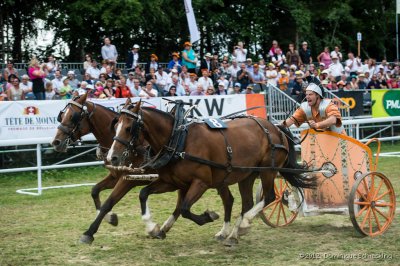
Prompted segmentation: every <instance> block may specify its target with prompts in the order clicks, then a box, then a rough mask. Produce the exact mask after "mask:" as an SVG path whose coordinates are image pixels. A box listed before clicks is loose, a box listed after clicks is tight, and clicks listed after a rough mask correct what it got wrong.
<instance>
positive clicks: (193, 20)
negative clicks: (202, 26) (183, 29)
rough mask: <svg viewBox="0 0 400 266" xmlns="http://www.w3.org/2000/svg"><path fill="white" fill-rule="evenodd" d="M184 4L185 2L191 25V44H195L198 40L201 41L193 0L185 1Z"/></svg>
mask: <svg viewBox="0 0 400 266" xmlns="http://www.w3.org/2000/svg"><path fill="white" fill-rule="evenodd" d="M184 2H185V11H186V17H187V20H188V24H189V31H190V42H191V43H192V44H193V43H195V42H197V41H198V40H200V32H199V29H198V28H197V24H196V18H195V17H194V12H193V7H192V0H184Z"/></svg>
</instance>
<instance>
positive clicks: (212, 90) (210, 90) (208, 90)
mask: <svg viewBox="0 0 400 266" xmlns="http://www.w3.org/2000/svg"><path fill="white" fill-rule="evenodd" d="M214 94H215V89H214V87H213V86H210V87H208V88H207V91H206V95H207V96H210V95H214Z"/></svg>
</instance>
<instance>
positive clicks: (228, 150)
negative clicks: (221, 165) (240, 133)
mask: <svg viewBox="0 0 400 266" xmlns="http://www.w3.org/2000/svg"><path fill="white" fill-rule="evenodd" d="M219 132H220V133H221V134H222V136H223V137H224V141H225V146H226V157H227V159H228V162H227V163H226V170H227V172H228V174H229V173H230V172H232V157H233V156H232V153H233V151H232V146H230V145H229V143H228V139H227V138H226V136H225V134H224V131H223V130H222V129H220V130H219ZM228 174H227V175H226V177H227V176H228ZM226 177H225V178H226Z"/></svg>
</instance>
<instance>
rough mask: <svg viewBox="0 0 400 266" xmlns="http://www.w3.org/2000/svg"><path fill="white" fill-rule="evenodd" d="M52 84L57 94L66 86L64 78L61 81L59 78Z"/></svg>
mask: <svg viewBox="0 0 400 266" xmlns="http://www.w3.org/2000/svg"><path fill="white" fill-rule="evenodd" d="M51 83H53V89H54V91H55V92H59V90H60V89H61V87H62V86H64V84H63V82H62V77H60V78H59V79H58V78H55V79H53V80H52V81H51Z"/></svg>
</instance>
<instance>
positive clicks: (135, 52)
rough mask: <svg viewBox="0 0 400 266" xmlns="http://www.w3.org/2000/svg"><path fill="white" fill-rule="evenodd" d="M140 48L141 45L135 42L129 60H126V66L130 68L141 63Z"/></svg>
mask: <svg viewBox="0 0 400 266" xmlns="http://www.w3.org/2000/svg"><path fill="white" fill-rule="evenodd" d="M139 48H140V46H139V45H137V44H135V45H133V47H132V49H131V51H129V53H128V61H127V62H126V68H127V69H128V70H131V69H134V68H135V67H136V66H138V65H139Z"/></svg>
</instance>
